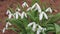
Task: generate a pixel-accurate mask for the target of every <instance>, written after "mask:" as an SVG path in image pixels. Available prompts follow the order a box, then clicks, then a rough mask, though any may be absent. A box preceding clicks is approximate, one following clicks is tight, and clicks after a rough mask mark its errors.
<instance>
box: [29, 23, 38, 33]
mask: <svg viewBox="0 0 60 34" xmlns="http://www.w3.org/2000/svg"><path fill="white" fill-rule="evenodd" d="M32 25H33V27H32V30H33V31H34V32H35V31H36V26H37V25H36V23H35V22H31V23H29V24H28V27H31V26H32Z"/></svg>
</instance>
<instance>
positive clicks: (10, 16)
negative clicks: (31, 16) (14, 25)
mask: <svg viewBox="0 0 60 34" xmlns="http://www.w3.org/2000/svg"><path fill="white" fill-rule="evenodd" d="M6 14H7V15H8V18H9V19H11V18H12V16H13V17H15V16H14V14H12V13H11V12H10V10H7V12H6Z"/></svg>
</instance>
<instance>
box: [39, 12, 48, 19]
mask: <svg viewBox="0 0 60 34" xmlns="http://www.w3.org/2000/svg"><path fill="white" fill-rule="evenodd" d="M43 16H44V17H45V18H46V19H48V16H47V14H46V13H45V12H41V13H40V14H39V20H42V18H43Z"/></svg>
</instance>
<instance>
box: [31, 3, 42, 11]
mask: <svg viewBox="0 0 60 34" xmlns="http://www.w3.org/2000/svg"><path fill="white" fill-rule="evenodd" d="M34 8H35V10H38V12H41V7H40V6H39V4H38V3H35V4H34V5H33V6H32V7H31V9H34Z"/></svg>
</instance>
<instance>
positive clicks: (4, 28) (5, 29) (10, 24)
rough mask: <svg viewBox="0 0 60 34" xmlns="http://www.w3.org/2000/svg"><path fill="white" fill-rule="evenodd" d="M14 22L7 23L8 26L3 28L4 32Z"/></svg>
mask: <svg viewBox="0 0 60 34" xmlns="http://www.w3.org/2000/svg"><path fill="white" fill-rule="evenodd" d="M11 25H12V24H11V23H10V22H7V23H6V26H5V27H4V28H3V30H2V32H3V33H4V32H5V30H6V29H8V26H11Z"/></svg>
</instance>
